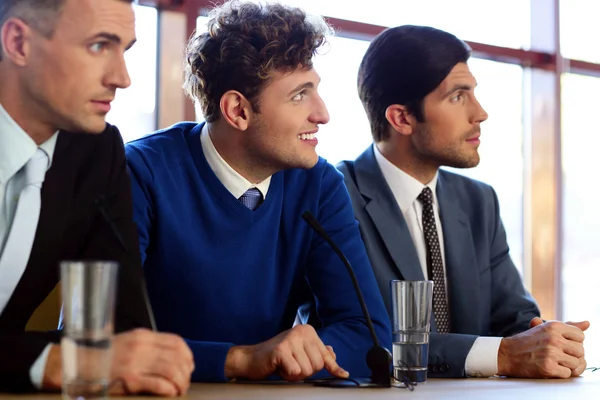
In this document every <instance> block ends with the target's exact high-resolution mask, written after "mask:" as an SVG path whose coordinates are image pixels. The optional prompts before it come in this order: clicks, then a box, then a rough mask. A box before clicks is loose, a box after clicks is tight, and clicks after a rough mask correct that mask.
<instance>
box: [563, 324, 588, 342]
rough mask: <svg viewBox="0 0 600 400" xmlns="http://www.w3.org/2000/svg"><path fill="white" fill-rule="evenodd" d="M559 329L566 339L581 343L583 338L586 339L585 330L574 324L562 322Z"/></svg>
mask: <svg viewBox="0 0 600 400" xmlns="http://www.w3.org/2000/svg"><path fill="white" fill-rule="evenodd" d="M559 330H560V333H561V334H562V336H563V337H564V338H565V339H569V340H573V341H575V342H579V343H583V340H584V339H585V334H584V333H583V331H582V330H581V329H579V328H576V327H574V326H571V325H567V324H561V326H560V328H559Z"/></svg>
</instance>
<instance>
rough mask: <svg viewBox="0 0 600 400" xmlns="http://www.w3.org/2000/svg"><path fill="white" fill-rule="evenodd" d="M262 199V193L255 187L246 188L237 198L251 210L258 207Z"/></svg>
mask: <svg viewBox="0 0 600 400" xmlns="http://www.w3.org/2000/svg"><path fill="white" fill-rule="evenodd" d="M262 199H263V198H262V193H261V192H260V190H258V189H257V188H255V187H253V188H250V189H248V190H246V192H245V193H244V194H243V195H241V196H240V198H239V200H240V201H241V202H242V204H243V205H245V206H246V207H248V208H249V209H251V210H252V211H254V210H256V209H257V208H258V206H259V205H260V204H261V203H262Z"/></svg>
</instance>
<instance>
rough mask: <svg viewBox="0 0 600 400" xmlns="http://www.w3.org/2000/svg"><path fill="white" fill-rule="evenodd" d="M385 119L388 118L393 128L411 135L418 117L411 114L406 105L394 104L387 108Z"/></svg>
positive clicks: (402, 133)
mask: <svg viewBox="0 0 600 400" xmlns="http://www.w3.org/2000/svg"><path fill="white" fill-rule="evenodd" d="M385 119H387V120H388V122H389V123H390V125H391V126H392V128H393V129H394V130H395V131H396V132H398V133H400V134H401V135H410V134H412V133H413V129H414V126H415V124H416V119H415V117H414V116H413V115H411V114H410V113H409V112H408V110H407V109H406V107H405V106H403V105H400V104H392V105H390V106H388V108H386V110H385Z"/></svg>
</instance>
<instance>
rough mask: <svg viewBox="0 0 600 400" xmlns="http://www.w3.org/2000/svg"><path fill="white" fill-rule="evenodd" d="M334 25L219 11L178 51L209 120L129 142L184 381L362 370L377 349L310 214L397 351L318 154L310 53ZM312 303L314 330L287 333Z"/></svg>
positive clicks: (353, 227)
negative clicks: (184, 355)
mask: <svg viewBox="0 0 600 400" xmlns="http://www.w3.org/2000/svg"><path fill="white" fill-rule="evenodd" d="M329 32H330V28H329V27H328V26H327V25H326V24H325V22H324V21H323V20H322V19H320V18H307V16H306V14H305V13H304V12H303V11H302V10H300V9H297V8H289V7H285V6H282V5H278V4H269V5H256V4H252V3H241V2H230V3H227V4H225V5H224V6H222V7H220V8H216V9H214V10H213V11H212V13H211V18H210V21H209V23H208V33H203V34H199V35H196V36H195V37H194V38H192V39H191V41H190V43H189V45H188V50H187V57H186V60H187V66H186V82H185V89H186V91H187V92H188V94H190V95H191V96H192V97H193V98H194V99H195V100H196V101H198V102H199V104H200V105H201V106H202V110H203V113H204V117H205V119H206V123H202V124H195V123H179V124H177V125H175V126H173V127H171V128H168V129H166V130H163V131H159V132H156V133H154V134H151V135H149V136H146V137H144V138H142V139H140V140H137V141H134V142H131V143H129V144H128V145H127V148H126V151H127V158H128V165H129V169H130V172H131V178H132V187H133V197H134V218H135V220H136V223H137V225H138V233H139V238H140V251H141V255H142V260H143V262H144V268H145V273H146V277H147V282H148V289H149V293H150V297H151V301H152V304H153V307H154V311H155V317H156V322H157V325H158V327H159V328H160V329H161V330H164V331H170V332H176V333H178V334H180V335H181V336H183V337H184V338H185V339H186V340H187V343H188V345H189V346H190V348H191V349H192V352H193V353H194V359H195V363H196V369H195V371H194V373H193V376H192V380H194V381H224V380H227V379H233V378H246V379H263V378H266V377H268V376H269V375H271V374H278V375H279V376H281V377H282V378H283V379H286V380H290V381H296V380H301V379H305V378H308V377H326V376H330V375H333V376H336V377H340V378H345V377H348V376H349V375H350V376H352V377H368V376H370V372H369V370H368V368H367V365H366V362H365V355H366V353H367V351H368V350H369V348H371V347H372V345H373V343H372V341H371V337H370V335H369V331H368V329H367V324H366V321H365V319H364V317H363V314H362V311H361V308H360V304H359V302H358V300H357V296H356V293H355V291H354V289H353V286H352V281H351V278H350V276H349V275H348V272H347V271H346V269H345V267H344V265H343V263H342V261H341V260H340V259H339V258H338V256H337V255H336V254H335V253H334V251H333V250H332V249H331V248H330V247H329V246H328V245H327V243H325V242H324V240H323V239H322V238H321V237H320V236H319V235H317V234H316V233H314V232H313V231H312V229H311V228H310V227H309V225H307V224H306V223H305V221H303V219H302V217H301V215H302V213H303V212H304V211H306V210H309V211H310V212H311V213H312V214H313V215H314V216H315V217H316V218H317V219H318V220H319V221H320V222H321V224H322V225H323V226H324V228H325V230H326V231H327V232H328V233H329V235H331V237H332V238H333V240H334V241H335V242H336V243H337V244H338V245H339V247H340V248H341V249H342V251H343V252H344V253H345V255H346V257H347V258H348V260H349V261H350V263H351V264H352V265H353V268H354V270H355V273H356V276H357V278H358V281H359V282H360V287H361V290H362V292H363V294H364V295H365V299H366V303H367V307H368V309H369V311H370V313H371V317H372V319H373V323H374V326H375V331H376V334H377V336H378V338H379V340H380V341H381V342H382V344H383V345H384V346H385V347H387V348H388V349H389V348H391V328H390V323H389V318H388V316H387V313H386V310H385V306H384V303H383V301H382V298H381V295H380V293H379V290H378V288H377V284H376V282H375V279H374V275H373V272H372V269H371V267H370V264H369V260H368V257H367V254H366V250H365V247H364V244H363V242H362V240H361V238H360V233H359V230H358V225H357V222H356V220H355V218H354V214H353V211H352V205H351V203H350V198H349V195H348V192H347V190H346V188H345V186H344V183H343V178H342V175H341V174H340V173H339V172H337V171H336V169H335V168H334V167H333V166H331V165H330V164H328V163H327V162H326V161H325V160H323V159H320V158H319V157H318V156H317V154H316V151H315V146H316V145H317V138H316V134H317V131H318V129H319V125H320V124H325V123H327V122H328V120H329V115H328V113H327V109H326V108H325V105H324V104H323V101H322V99H321V98H320V96H319V94H318V92H317V87H318V85H319V80H320V78H319V76H318V75H317V73H316V71H315V70H314V69H313V68H312V58H313V55H314V54H315V52H316V50H317V49H318V48H319V47H320V46H321V45H322V44H323V43H324V41H325V38H326V35H327V34H328V33H329ZM307 301H312V302H313V304H314V309H315V311H316V320H318V322H319V323H318V325H319V326H317V328H316V330H315V328H313V327H312V326H310V325H302V324H296V325H294V321H295V317H296V315H297V311H298V308H299V307H300V306H301V305H303V304H305V303H306V302H307Z"/></svg>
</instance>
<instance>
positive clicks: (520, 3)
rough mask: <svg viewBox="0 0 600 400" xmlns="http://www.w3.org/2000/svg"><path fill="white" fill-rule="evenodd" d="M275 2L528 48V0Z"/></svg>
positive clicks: (349, 17)
mask: <svg viewBox="0 0 600 400" xmlns="http://www.w3.org/2000/svg"><path fill="white" fill-rule="evenodd" d="M279 1H280V2H281V3H286V4H291V5H295V6H298V7H301V8H304V9H305V10H307V11H308V12H311V13H314V14H320V15H325V16H328V17H334V18H341V19H347V20H351V21H358V22H367V23H370V24H375V25H382V26H398V25H405V24H412V25H429V26H433V27H435V28H438V29H442V30H445V31H448V32H451V33H453V34H455V35H457V36H458V37H459V38H461V39H463V40H472V41H477V42H481V43H487V44H493V45H496V46H506V47H513V48H521V47H525V48H527V47H529V37H530V27H531V23H530V9H531V6H530V4H531V0H504V1H481V0H454V1H446V0H419V1H416V0H369V1H363V2H359V3H349V2H347V1H346V0H327V1H323V0H279ZM589 1H590V2H591V1H595V0H589ZM596 15H598V14H597V13H596ZM590 18H591V15H590ZM596 36H598V35H596Z"/></svg>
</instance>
